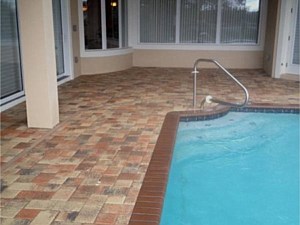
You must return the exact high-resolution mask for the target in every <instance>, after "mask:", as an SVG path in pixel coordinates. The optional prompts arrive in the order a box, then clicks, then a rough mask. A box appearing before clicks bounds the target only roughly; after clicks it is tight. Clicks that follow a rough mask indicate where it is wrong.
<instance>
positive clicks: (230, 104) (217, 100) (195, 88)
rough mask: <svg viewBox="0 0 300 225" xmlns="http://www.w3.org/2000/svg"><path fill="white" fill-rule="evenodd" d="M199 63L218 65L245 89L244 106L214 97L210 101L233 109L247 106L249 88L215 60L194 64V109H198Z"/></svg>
mask: <svg viewBox="0 0 300 225" xmlns="http://www.w3.org/2000/svg"><path fill="white" fill-rule="evenodd" d="M199 62H210V63H214V64H215V65H217V66H218V67H219V68H220V69H221V70H223V72H225V74H226V75H228V76H229V77H230V78H231V79H232V80H233V81H235V83H237V84H238V85H239V86H240V87H241V88H242V89H243V91H244V94H245V100H244V102H243V103H242V104H238V103H230V102H226V101H223V100H219V99H217V98H213V97H211V99H210V101H212V102H215V103H219V104H223V105H228V106H233V107H243V106H245V105H247V103H248V101H249V92H248V90H247V88H246V87H245V86H244V85H243V84H242V83H241V82H240V81H238V80H237V79H236V78H235V77H234V76H233V75H232V74H231V73H229V72H228V71H227V70H226V69H225V68H224V67H223V66H222V65H221V64H220V63H219V62H217V61H216V60H214V59H197V60H196V61H195V63H194V69H193V72H192V73H193V74H194V90H193V106H194V108H195V107H196V101H197V100H196V97H197V74H198V73H199V71H198V70H197V66H198V64H199Z"/></svg>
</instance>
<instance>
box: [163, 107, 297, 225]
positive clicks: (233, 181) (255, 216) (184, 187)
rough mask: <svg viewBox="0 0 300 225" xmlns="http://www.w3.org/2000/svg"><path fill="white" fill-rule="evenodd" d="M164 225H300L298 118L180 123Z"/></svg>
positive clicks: (256, 116) (231, 117) (253, 116)
mask: <svg viewBox="0 0 300 225" xmlns="http://www.w3.org/2000/svg"><path fill="white" fill-rule="evenodd" d="M160 224H161V225H178V224H181V225H298V224H299V114H273V113H236V112H230V113H229V114H227V115H226V116H224V117H222V118H219V119H215V120H208V121H200V122H180V124H179V130H178V133H177V140H176V145H175V149H174V154H173V160H172V164H171V170H170V175H169V181H168V186H167V192H166V196H165V200H164V207H163V213H162V218H161V223H160Z"/></svg>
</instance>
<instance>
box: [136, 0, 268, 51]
mask: <svg viewBox="0 0 300 225" xmlns="http://www.w3.org/2000/svg"><path fill="white" fill-rule="evenodd" d="M136 1H137V4H138V13H137V14H136V15H137V16H136V17H137V21H138V22H137V25H138V26H137V34H138V37H137V43H136V44H134V45H133V48H135V49H161V50H226V51H262V50H264V40H265V28H266V19H267V8H268V7H267V4H268V0H261V8H260V15H259V25H258V26H259V30H258V41H257V43H221V42H220V32H221V16H220V14H221V13H222V10H221V7H218V17H217V33H216V35H217V36H216V43H190V44H189V43H180V42H179V41H180V38H179V35H180V5H181V4H180V3H181V0H177V9H176V37H175V43H142V42H141V41H140V3H141V1H140V0H136ZM220 3H221V0H218V4H219V5H220Z"/></svg>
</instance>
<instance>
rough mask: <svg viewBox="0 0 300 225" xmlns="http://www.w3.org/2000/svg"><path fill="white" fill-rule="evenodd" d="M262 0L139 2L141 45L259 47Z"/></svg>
mask: <svg viewBox="0 0 300 225" xmlns="http://www.w3.org/2000/svg"><path fill="white" fill-rule="evenodd" d="M259 16H260V0H140V43H177V44H179V43H212V44H236V43H238V44H245V43H250V44H257V43H258V34H259V20H260V17H259Z"/></svg>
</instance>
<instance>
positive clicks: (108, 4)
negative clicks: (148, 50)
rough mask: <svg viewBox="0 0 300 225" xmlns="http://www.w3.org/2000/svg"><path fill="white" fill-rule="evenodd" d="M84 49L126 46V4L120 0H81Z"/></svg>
mask: <svg viewBox="0 0 300 225" xmlns="http://www.w3.org/2000/svg"><path fill="white" fill-rule="evenodd" d="M82 11H83V22H84V27H83V28H84V46H85V50H95V49H116V48H122V47H127V39H126V38H125V34H126V32H127V23H126V21H127V18H126V15H127V14H126V11H127V4H126V1H121V0H82Z"/></svg>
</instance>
